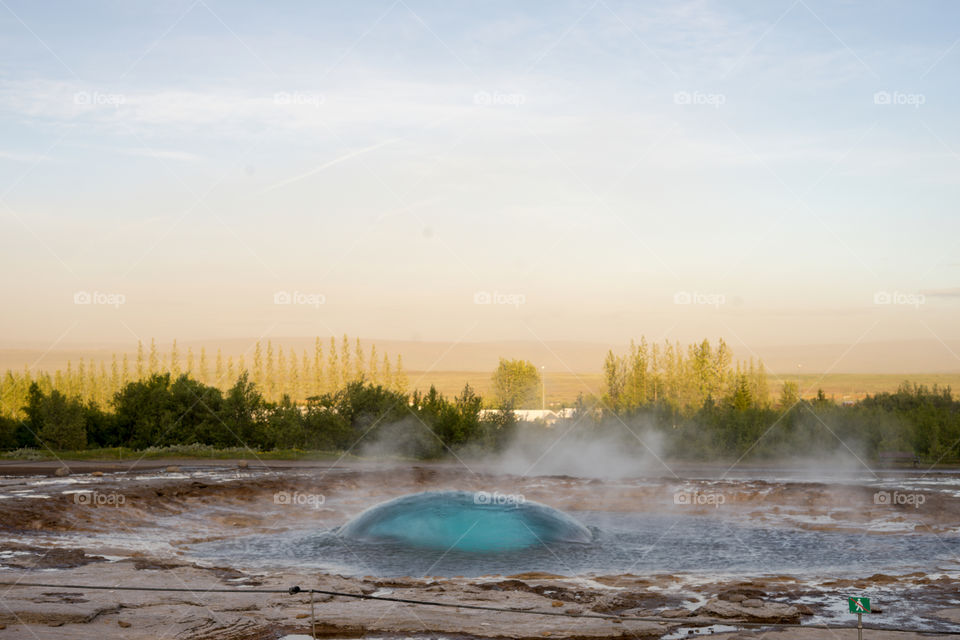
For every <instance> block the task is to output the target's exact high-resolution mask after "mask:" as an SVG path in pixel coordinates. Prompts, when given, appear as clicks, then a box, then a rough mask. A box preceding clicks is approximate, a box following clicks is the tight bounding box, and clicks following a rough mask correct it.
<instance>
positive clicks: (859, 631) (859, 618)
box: [857, 613, 863, 640]
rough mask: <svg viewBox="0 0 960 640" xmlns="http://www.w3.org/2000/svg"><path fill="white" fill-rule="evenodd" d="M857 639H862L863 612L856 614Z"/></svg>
mask: <svg viewBox="0 0 960 640" xmlns="http://www.w3.org/2000/svg"><path fill="white" fill-rule="evenodd" d="M857 640H863V614H862V613H858V614H857Z"/></svg>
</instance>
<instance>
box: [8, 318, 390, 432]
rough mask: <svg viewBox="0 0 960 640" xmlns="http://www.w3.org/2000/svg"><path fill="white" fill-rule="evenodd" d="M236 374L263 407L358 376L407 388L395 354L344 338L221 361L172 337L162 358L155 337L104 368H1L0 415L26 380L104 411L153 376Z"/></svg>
mask: <svg viewBox="0 0 960 640" xmlns="http://www.w3.org/2000/svg"><path fill="white" fill-rule="evenodd" d="M248 356H249V360H248ZM243 371H247V372H248V377H249V380H250V381H251V382H253V383H254V384H256V385H257V388H258V389H259V390H260V393H261V394H262V395H263V397H264V398H265V399H266V400H268V401H271V402H277V401H279V400H280V399H281V398H282V397H283V396H284V395H287V396H290V397H291V398H292V399H293V400H294V401H296V402H304V401H306V399H307V398H309V397H312V396H318V395H322V394H324V393H329V392H332V391H336V390H338V389H341V388H343V387H344V386H345V385H346V384H347V383H349V382H354V381H357V380H361V379H363V380H366V381H367V382H369V383H371V384H374V385H380V386H383V387H384V388H385V389H389V390H393V391H397V392H404V391H406V389H407V385H408V381H407V374H406V372H405V371H404V369H403V357H402V356H400V355H398V356H397V357H396V359H395V360H392V361H391V359H390V357H389V355H388V354H387V353H380V352H378V351H377V346H376V345H371V346H370V348H369V350H367V349H365V348H364V346H363V345H362V344H361V342H360V340H359V338H357V339H355V340H353V341H351V340H350V338H349V337H348V336H346V335H344V336H343V337H342V338H341V340H340V341H339V344H338V343H337V340H336V339H334V338H330V339H329V342H328V343H327V346H326V348H324V341H323V340H321V339H320V338H319V337H318V338H315V340H314V346H313V349H312V351H311V352H308V351H307V350H305V349H304V350H301V352H300V354H299V355H298V354H297V352H296V351H294V350H293V349H287V350H284V348H283V347H282V346H280V345H277V346H274V344H273V343H272V341H267V343H266V345H263V344H262V343H261V342H260V341H257V342H256V343H255V344H254V346H253V349H252V353H244V354H241V355H239V356H238V357H236V358H234V356H233V355H227V356H226V357H225V356H224V355H223V352H222V350H221V349H217V350H216V353H215V354H214V355H213V357H212V358H211V357H210V356H209V354H208V353H207V350H206V347H201V348H200V350H199V352H196V353H195V352H194V350H193V348H192V347H188V348H187V350H186V351H185V352H184V351H183V350H182V349H181V348H179V347H178V346H177V341H176V340H174V341H173V344H172V345H171V347H170V350H169V351H168V352H166V353H163V352H161V351H160V349H159V347H158V346H157V342H156V340H153V339H151V340H150V345H149V347H148V348H146V349H145V348H144V344H143V342H142V341H138V342H137V352H136V355H135V356H134V358H133V360H132V361H131V359H130V357H129V356H128V355H127V354H126V353H124V354H122V355H120V356H118V355H117V354H113V355H112V357H111V358H110V361H109V364H108V363H107V361H106V360H101V361H99V362H93V361H90V362H86V361H84V360H83V359H81V360H80V361H79V362H78V363H77V365H76V366H74V365H73V363H72V362H69V361H68V362H67V365H66V368H65V369H57V370H55V371H53V372H52V373H51V372H46V371H41V372H36V373H35V372H32V371H31V370H30V369H24V370H23V371H14V370H7V371H6V372H5V373H4V374H3V376H2V377H0V415H2V416H7V417H11V418H12V417H16V416H18V415H20V413H21V410H22V408H23V406H24V404H25V403H26V400H27V395H28V392H29V389H30V387H31V385H32V384H34V383H36V384H37V385H38V386H39V387H40V389H41V390H42V391H44V393H50V392H51V391H54V390H56V391H59V392H60V393H61V394H63V395H64V396H66V397H69V398H73V397H78V398H79V399H80V400H81V401H82V402H94V403H96V404H97V405H98V406H101V407H104V406H107V405H108V404H109V403H110V402H111V401H112V400H113V398H114V396H115V395H116V394H117V393H118V392H119V391H120V390H121V389H123V388H125V387H126V386H127V385H128V384H129V383H131V382H138V381H142V380H146V379H148V378H150V377H152V376H154V375H158V374H170V377H171V379H172V380H176V379H177V378H179V377H180V376H181V375H183V374H185V375H187V377H189V378H190V379H192V380H196V381H198V382H201V383H203V384H204V385H209V386H212V387H216V388H217V389H220V390H221V391H226V390H227V388H228V387H230V385H232V384H233V383H234V382H235V381H236V380H237V378H238V376H239V375H240V373H241V372H243Z"/></svg>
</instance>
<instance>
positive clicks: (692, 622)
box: [0, 582, 960, 636]
mask: <svg viewBox="0 0 960 640" xmlns="http://www.w3.org/2000/svg"><path fill="white" fill-rule="evenodd" d="M0 586H5V587H11V588H12V587H41V588H49V589H78V590H100V591H154V592H171V593H192V594H194V595H196V594H197V593H239V594H242V593H250V594H273V595H278V594H285V595H296V594H298V593H309V594H310V599H311V609H312V606H313V594H317V593H319V594H322V595H328V596H334V597H342V598H355V599H358V600H378V601H382V602H397V603H400V604H413V605H422V606H430V607H447V608H452V609H472V610H479V611H495V612H499V613H522V614H528V615H539V616H555V617H563V618H597V619H602V620H618V621H621V622H626V621H636V622H661V623H669V624H676V625H679V626H694V625H696V626H706V625H705V624H704V623H705V622H706V621H707V620H711V621H713V622H709V623H707V624H727V625H730V626H736V627H755V628H769V627H789V628H804V629H833V630H835V629H856V628H857V627H856V625H853V624H849V625H844V624H826V623H812V624H801V623H799V622H748V621H737V620H730V619H726V618H711V617H709V616H704V617H700V618H697V619H696V620H688V621H686V624H684V619H683V618H665V617H660V616H618V615H614V614H608V613H576V612H574V613H568V612H566V611H538V610H536V609H514V608H511V607H494V606H489V605H482V604H462V603H461V604H458V603H456V602H438V601H436V600H414V599H411V598H394V597H390V596H374V595H366V594H362V593H347V592H345V591H330V590H328V589H301V588H300V587H299V586H296V585H295V586H292V587H290V588H289V589H236V588H234V589H223V588H215V587H211V588H209V589H206V588H196V589H191V588H189V587H124V586H104V585H83V584H53V583H43V582H0ZM311 616H312V614H311ZM312 623H313V619H312V617H311V624H312ZM863 628H864V629H869V630H873V631H902V632H908V633H916V634H919V635H931V636H945V635H949V636H960V631H931V630H927V629H901V628H891V627H878V626H872V625H871V626H867V625H864V626H863Z"/></svg>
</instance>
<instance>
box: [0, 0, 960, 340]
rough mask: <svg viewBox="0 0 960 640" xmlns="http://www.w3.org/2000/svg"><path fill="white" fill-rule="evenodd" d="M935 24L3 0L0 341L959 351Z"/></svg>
mask: <svg viewBox="0 0 960 640" xmlns="http://www.w3.org/2000/svg"><path fill="white" fill-rule="evenodd" d="M958 18H960V5H957V4H956V3H955V2H909V3H908V2H898V3H894V2H864V3H858V2H814V1H802V0H796V1H775V2H750V3H747V2H740V3H731V2H723V3H721V2H680V3H677V2H660V3H633V2H614V1H612V0H601V1H597V2H593V1H588V2H528V3H515V2H473V3H467V2H416V1H414V0H404V1H397V2H389V1H388V2H342V3H333V2H302V3H299V2H297V3H295V2H290V3H269V4H260V3H241V2H217V1H210V0H205V1H202V2H201V1H197V2H193V1H186V2H179V1H176V2H157V3H130V2H89V3H75V2H62V3H56V2H44V3H31V2H14V1H11V0H0V261H2V262H0V268H2V269H3V272H4V273H5V274H6V276H5V277H4V278H3V279H2V284H0V287H2V288H0V295H2V297H3V300H4V301H5V307H7V311H5V313H4V314H3V316H2V319H0V331H2V335H3V341H4V344H16V343H18V342H20V341H32V342H40V343H42V342H44V341H50V342H52V341H54V340H57V339H62V340H65V341H68V342H83V341H101V340H120V341H122V340H132V339H133V338H134V336H156V337H158V338H161V339H169V338H172V337H180V338H181V339H188V338H206V337H218V336H223V337H226V336H230V337H239V336H244V337H246V336H249V337H256V336H259V335H312V334H317V333H319V334H328V333H331V332H333V333H343V332H348V333H350V334H351V335H361V336H365V337H371V338H376V337H383V338H399V339H405V338H410V337H418V338H421V339H437V340H455V339H467V340H482V339H524V340H526V339H534V338H542V339H577V340H596V341H609V342H613V343H619V342H624V341H626V340H628V339H629V338H630V337H632V336H637V335H639V334H641V333H645V334H647V335H648V336H653V337H657V336H660V335H666V336H668V337H671V338H676V339H680V340H692V339H696V338H698V337H701V336H704V335H710V336H717V335H725V336H727V337H728V338H730V339H731V340H732V341H736V340H738V339H739V340H742V341H743V342H745V343H747V344H757V345H760V344H781V343H808V342H809V343H812V342H841V343H842V342H854V341H856V340H860V339H869V340H883V339H913V338H923V339H930V338H931V337H932V336H937V337H940V338H942V339H944V340H951V339H960V331H958V327H960V323H958V322H957V320H958V319H960V318H958V313H957V311H958V306H957V301H958V299H960V253H958V249H960V246H958V245H960V236H958V231H960V216H958V215H957V208H958V202H960V198H958V191H960V156H958V155H957V154H958V152H960V126H958V119H957V117H956V114H957V113H960V96H958V88H957V82H956V79H957V78H958V77H960V73H958V72H960V44H958V39H960V19H958ZM877 92H886V94H882V95H881V96H880V97H879V98H878V97H876V94H877ZM885 95H889V97H890V102H891V104H884V102H885V98H884V96H885ZM878 102H879V103H878ZM898 102H899V103H900V104H897V103H898ZM78 291H90V292H94V291H98V292H107V293H113V292H115V293H121V294H122V295H123V296H124V300H125V302H124V304H123V305H121V306H120V308H113V307H109V306H107V305H97V304H92V305H76V304H74V303H73V298H74V295H75V293H76V292H78ZM278 291H290V292H293V291H299V292H311V293H318V294H322V295H323V296H324V297H325V304H323V305H322V306H320V307H319V308H317V307H312V306H309V305H289V306H287V305H276V304H273V296H274V294H275V293H276V292H278ZM484 291H489V292H494V291H496V292H500V293H507V294H519V295H521V296H523V304H521V305H519V306H517V305H497V304H491V305H478V304H474V297H475V294H477V293H478V292H484ZM683 292H688V293H702V294H707V295H719V296H722V298H723V302H722V304H720V305H719V306H718V305H711V304H691V305H684V304H676V303H675V295H676V294H677V293H683ZM883 292H887V293H891V294H893V293H899V294H903V295H906V296H911V295H912V296H922V300H923V302H922V304H920V305H913V304H899V305H898V304H891V305H885V304H879V305H878V304H875V303H874V298H875V296H876V295H877V294H878V293H883ZM697 299H698V298H694V300H697ZM700 299H702V298H700ZM900 299H901V300H903V299H906V298H902V297H901V298H900ZM915 299H916V298H910V299H909V300H915ZM64 336H66V337H64Z"/></svg>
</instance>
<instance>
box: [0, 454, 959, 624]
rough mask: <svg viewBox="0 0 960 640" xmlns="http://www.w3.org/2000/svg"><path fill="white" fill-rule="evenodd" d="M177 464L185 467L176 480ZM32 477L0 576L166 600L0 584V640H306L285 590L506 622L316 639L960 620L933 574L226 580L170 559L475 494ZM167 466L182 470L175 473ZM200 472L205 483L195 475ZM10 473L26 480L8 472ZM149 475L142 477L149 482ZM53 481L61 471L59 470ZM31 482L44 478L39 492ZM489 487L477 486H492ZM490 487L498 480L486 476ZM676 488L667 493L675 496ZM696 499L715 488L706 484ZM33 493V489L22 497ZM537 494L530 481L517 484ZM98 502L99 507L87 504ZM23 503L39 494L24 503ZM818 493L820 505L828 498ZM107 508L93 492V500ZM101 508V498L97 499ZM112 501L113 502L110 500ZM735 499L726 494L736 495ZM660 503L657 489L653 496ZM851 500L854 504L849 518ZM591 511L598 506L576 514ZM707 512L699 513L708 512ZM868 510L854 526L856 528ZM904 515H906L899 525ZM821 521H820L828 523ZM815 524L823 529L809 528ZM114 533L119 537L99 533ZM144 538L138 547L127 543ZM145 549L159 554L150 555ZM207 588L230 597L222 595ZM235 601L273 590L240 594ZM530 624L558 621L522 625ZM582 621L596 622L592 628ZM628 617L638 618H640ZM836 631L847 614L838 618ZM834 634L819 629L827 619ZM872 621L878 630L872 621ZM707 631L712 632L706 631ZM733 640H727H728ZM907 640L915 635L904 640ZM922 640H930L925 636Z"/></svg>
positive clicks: (854, 515)
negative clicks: (383, 506)
mask: <svg viewBox="0 0 960 640" xmlns="http://www.w3.org/2000/svg"><path fill="white" fill-rule="evenodd" d="M187 465H191V467H190V469H187ZM72 466H73V468H72V469H70V471H69V472H67V471H60V472H59V475H58V472H57V469H58V468H59V467H58V466H46V467H44V466H42V465H41V467H40V468H35V467H30V468H29V473H33V474H36V473H37V472H41V473H46V474H48V475H49V483H47V484H40V485H38V484H37V483H36V482H33V481H32V480H35V478H36V476H27V475H24V476H21V477H15V476H14V475H13V474H12V473H11V470H15V467H11V466H7V467H6V469H5V470H4V471H3V473H5V474H6V475H5V476H4V479H3V482H2V483H0V489H2V492H0V493H2V500H0V514H2V517H0V581H2V582H18V583H20V584H21V585H22V583H24V582H34V583H46V584H53V585H106V586H124V587H132V586H163V587H174V588H182V589H184V591H180V592H159V591H127V590H89V589H80V588H71V587H59V586H54V587H25V586H13V587H12V586H8V585H3V586H0V640H4V639H7V638H10V639H13V638H17V639H19V638H57V639H58V640H59V639H71V638H77V639H79V638H97V640H99V639H100V638H103V637H122V638H131V639H139V638H144V639H146V638H151V639H153V638H177V639H182V640H200V639H206V638H210V639H213V638H217V639H218V640H219V639H227V640H230V639H235V640H254V639H259V638H282V637H284V636H285V635H287V634H294V633H299V634H306V633H310V627H311V619H310V598H309V596H308V595H307V594H304V593H298V594H293V595H291V594H289V593H287V592H286V590H287V589H288V588H289V587H291V586H293V585H299V586H301V587H304V588H306V587H309V586H313V587H314V588H316V589H322V590H329V591H338V592H343V593H349V594H358V595H366V596H378V597H389V598H401V599H415V600H427V601H435V602H445V603H455V604H459V605H479V606H488V607H500V608H506V609H512V610H514V611H511V612H494V611H485V610H471V609H465V608H462V607H456V608H441V607H433V606H424V605H414V604H406V603H398V602H389V601H378V600H360V599H355V598H349V597H344V596H336V597H334V596H329V595H319V594H316V595H315V597H314V608H315V624H316V631H317V633H318V635H321V634H322V635H324V636H328V637H362V636H364V635H376V636H378V637H405V636H410V635H414V636H423V637H436V636H437V635H438V634H439V635H443V636H445V637H482V638H544V637H551V638H615V637H634V638H642V637H650V638H660V637H664V636H666V637H668V638H674V637H687V635H688V632H695V631H696V630H700V631H711V632H716V634H717V637H744V638H746V637H764V638H767V637H770V638H809V639H810V640H816V639H817V638H826V637H828V636H829V637H830V638H831V639H837V638H853V637H855V636H854V634H855V633H856V631H855V630H849V629H837V628H836V626H835V625H834V624H832V623H831V627H832V628H831V629H829V630H826V629H817V628H803V629H800V628H797V627H793V626H791V627H785V628H780V627H776V626H773V625H774V623H783V624H790V625H794V624H798V623H803V624H806V625H810V624H816V623H818V622H822V621H823V620H824V618H823V617H822V616H824V615H825V612H826V607H828V606H829V603H832V602H834V601H836V600H838V599H840V598H841V597H842V594H844V593H846V592H848V591H850V590H868V589H871V588H877V587H880V586H882V587H883V588H886V589H890V588H899V589H902V590H905V591H909V592H910V594H911V599H912V600H914V601H916V602H917V603H921V604H926V605H928V606H927V610H928V611H929V613H926V614H924V615H926V616H927V618H926V623H927V624H928V628H930V626H929V625H931V624H933V625H937V624H938V625H940V626H941V628H943V625H945V624H946V623H949V622H954V623H957V622H960V611H958V610H957V609H949V608H941V609H938V608H937V607H936V606H935V605H936V603H938V602H950V601H952V599H953V598H954V597H955V594H956V592H957V586H958V585H957V584H956V582H957V581H956V580H954V579H953V578H951V577H949V576H946V575H930V576H928V575H926V574H924V573H911V574H906V575H884V574H877V575H874V576H871V577H869V578H861V579H856V580H823V581H819V582H818V581H811V580H809V579H805V580H800V579H797V578H794V577H790V576H758V577H754V578H751V579H742V578H741V579H737V580H729V579H725V580H724V579H716V580H710V579H706V578H705V579H702V580H696V579H690V577H689V576H687V577H685V578H680V577H676V576H670V575H644V576H638V575H611V576H590V577H589V578H584V577H578V578H569V577H563V576H555V575H548V574H520V575H514V576H492V577H486V578H481V579H470V578H457V577H450V578H391V579H382V578H374V577H366V578H364V577H344V576H334V575H327V574H319V573H315V572H307V571H300V572H298V571H269V572H264V571H252V570H244V569H243V568H237V567H210V566H200V565H199V564H197V563H196V562H195V561H193V560H191V559H190V558H189V557H188V555H187V554H184V553H183V552H182V547H183V545H186V544H189V543H193V542H196V541H201V540H211V539H217V538H218V537H229V536H231V535H236V534H249V533H264V532H270V531H275V530H280V529H282V528H283V527H285V526H288V525H289V524H290V523H291V522H292V521H295V520H296V519H297V518H300V517H303V518H313V519H315V518H318V517H322V518H323V519H325V520H326V521H329V522H342V521H343V520H344V519H346V518H347V517H348V516H349V515H352V514H353V513H356V511H357V510H358V509H360V508H362V507H363V506H365V505H366V504H368V503H369V496H370V495H373V494H374V493H375V494H376V495H380V496H383V495H387V496H389V495H392V494H396V495H400V494H402V493H408V492H411V491H416V490H423V489H424V488H430V487H436V486H443V487H444V488H476V486H477V479H476V478H468V479H465V478H464V477H463V476H464V474H463V473H461V472H459V471H458V470H456V469H455V468H451V467H445V466H442V465H441V466H436V467H422V466H421V467H404V468H403V469H402V471H398V468H396V467H393V468H384V467H383V466H382V465H380V466H355V467H353V468H349V469H347V470H343V469H341V470H338V471H337V472H336V473H330V472H327V471H324V470H323V469H317V468H311V467H309V466H306V465H292V466H288V467H286V468H283V469H277V468H274V469H252V468H249V467H247V466H246V465H243V466H237V465H236V464H235V463H227V464H225V463H223V462H221V461H217V462H216V463H211V465H207V466H205V465H197V464H196V463H195V462H190V461H182V462H179V463H178V464H160V463H155V464H154V467H153V469H152V470H151V471H150V473H148V474H146V475H131V473H130V471H129V470H128V469H123V468H111V467H110V466H108V465H103V464H99V466H98V463H92V462H91V463H84V464H76V465H72ZM181 467H182V468H181ZM208 467H209V469H211V470H215V471H216V473H210V474H206V473H205V471H204V469H205V468H208ZM24 471H27V470H26V469H24ZM154 471H157V472H158V473H153V472H154ZM68 473H69V474H68ZM44 482H45V483H46V482H47V481H44ZM491 482H492V480H491ZM499 482H501V484H502V478H501V479H499ZM557 483H559V484H561V485H563V484H564V483H568V485H569V486H568V489H569V490H568V491H564V492H562V493H560V494H559V495H561V496H562V499H561V502H562V504H560V505H558V506H560V507H561V508H567V509H576V508H577V506H578V504H579V503H580V502H582V501H584V500H587V495H588V492H587V491H586V490H585V489H584V486H585V484H586V485H589V483H584V481H582V480H579V479H569V482H568V481H567V480H564V479H562V478H561V479H554V486H553V487H552V489H551V491H553V496H554V498H556V496H557V495H558V494H557V492H556V484H557ZM674 484H676V486H681V484H680V483H674ZM711 486H716V485H715V484H712V485H711ZM38 487H39V488H38ZM523 489H524V492H525V493H527V494H528V495H530V497H531V498H532V499H537V495H536V492H537V491H538V489H537V486H536V484H535V483H528V484H527V485H525V486H524V487H523ZM605 489H608V490H607V491H605V495H607V496H608V498H607V502H605V503H604V508H610V509H617V508H623V507H624V506H625V505H629V506H630V508H633V509H645V508H650V509H653V508H655V507H657V505H660V506H661V507H662V506H663V503H664V489H663V487H662V486H656V485H651V486H649V487H636V486H617V485H611V486H610V487H608V488H606V487H605ZM90 491H94V492H97V493H99V495H100V496H101V502H100V503H99V504H98V503H97V502H96V501H95V500H93V501H91V499H90V498H80V497H78V496H86V495H89V493H88V492H90ZM285 491H286V492H294V491H300V492H313V493H316V494H325V495H328V496H343V499H341V500H338V501H330V502H328V503H327V505H326V506H325V507H324V509H323V510H320V511H318V510H312V511H309V512H304V513H302V514H301V513H300V512H295V511H290V510H289V509H285V508H284V505H282V504H277V502H276V501H275V500H274V499H273V496H274V495H275V494H277V492H285ZM727 491H728V495H729V496H730V497H731V502H735V501H737V500H739V502H740V504H739V507H738V508H740V509H741V510H742V511H743V512H744V513H745V514H747V516H749V514H751V513H752V511H753V510H757V511H758V512H762V511H764V510H765V507H761V506H760V504H759V501H758V500H757V498H756V496H757V495H761V494H762V495H767V496H769V494H770V493H776V494H777V500H778V504H779V505H781V506H780V507H778V508H780V509H785V510H796V512H797V513H807V514H810V513H817V512H818V511H819V510H821V509H824V510H826V509H827V506H826V505H829V511H830V512H831V513H833V512H835V511H836V509H838V508H839V509H841V510H843V509H845V508H847V507H849V513H848V514H847V515H846V516H844V517H843V518H840V519H838V520H837V522H839V523H840V524H837V525H836V526H837V527H840V528H842V527H845V526H849V524H848V523H849V522H850V521H854V520H856V519H858V518H862V517H869V511H870V506H869V505H870V504H872V502H871V501H870V500H866V499H865V496H867V495H868V490H867V489H866V488H864V487H858V486H849V487H835V486H830V485H827V484H824V485H822V486H818V485H813V487H812V489H810V488H809V485H808V488H807V490H805V491H800V490H799V489H797V488H795V487H791V486H789V485H784V484H782V483H781V484H777V483H763V482H761V481H755V482H752V483H747V484H745V483H743V482H740V483H736V484H733V483H731V484H730V486H729V487H727ZM38 492H43V493H42V494H38ZM827 494H829V495H827ZM104 496H105V497H104ZM110 496H113V497H114V500H113V502H108V501H107V499H108V498H109V497H110ZM118 496H122V502H121V503H120V504H117V501H118V500H117V498H118ZM737 496H739V498H738V497H737ZM667 498H669V494H668V495H667ZM930 502H931V503H932V506H930V505H924V509H925V510H924V512H923V521H924V522H925V523H926V525H927V526H928V527H930V528H931V529H939V528H946V527H948V526H950V525H951V524H954V523H955V521H956V518H957V515H956V513H955V510H956V506H955V504H953V502H950V501H949V500H947V499H946V498H943V497H942V496H939V497H938V496H932V497H931V499H930ZM864 505H866V506H864ZM590 506H591V507H592V508H597V505H596V504H591V505H590ZM706 508H709V507H706ZM864 514H866V515H864ZM912 515H913V514H911V516H912ZM827 524H829V523H827ZM818 526H823V525H818ZM116 532H123V533H125V534H126V536H127V537H126V538H124V539H123V540H124V541H123V542H118V541H117V539H115V538H113V537H111V534H112V533H116ZM140 532H142V533H143V544H142V545H140V546H135V545H134V546H131V545H130V544H129V541H130V540H131V539H134V540H135V539H136V538H137V537H138V536H137V534H138V533H140ZM158 541H163V544H160V543H159V542H158ZM214 589H230V590H236V591H232V592H229V593H222V592H218V591H213V590H214ZM242 590H282V591H283V592H282V593H275V594H274V593H270V594H259V593H243V592H242ZM520 611H526V612H529V611H539V612H547V613H551V614H564V615H550V616H546V615H531V614H529V613H522V612H520ZM590 616H596V617H590ZM640 618H642V619H640ZM851 619H852V617H851ZM833 622H835V620H834V621H833ZM867 623H868V624H870V623H879V624H882V623H883V614H882V613H879V614H876V615H875V616H874V617H873V619H872V620H868V621H867ZM718 624H719V625H723V626H714V625H718ZM733 629H736V630H733ZM868 637H870V638H912V637H915V636H914V635H913V634H911V633H903V632H894V631H871V632H870V634H869V636H868ZM916 637H919V636H916ZM927 637H929V636H927Z"/></svg>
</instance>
